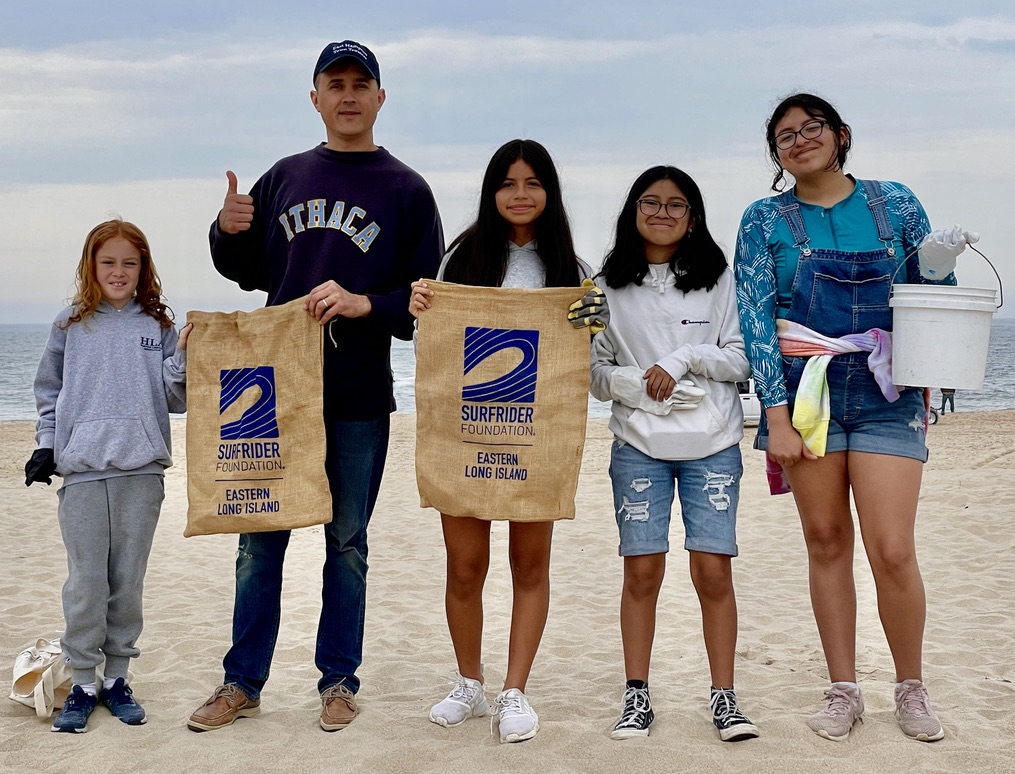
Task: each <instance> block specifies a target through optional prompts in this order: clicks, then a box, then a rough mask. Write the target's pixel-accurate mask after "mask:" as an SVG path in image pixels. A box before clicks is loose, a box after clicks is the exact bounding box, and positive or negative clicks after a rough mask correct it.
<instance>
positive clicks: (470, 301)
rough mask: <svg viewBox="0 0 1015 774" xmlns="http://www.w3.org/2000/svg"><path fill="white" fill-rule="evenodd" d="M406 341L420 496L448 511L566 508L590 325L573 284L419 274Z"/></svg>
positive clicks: (572, 487) (541, 512) (582, 412)
mask: <svg viewBox="0 0 1015 774" xmlns="http://www.w3.org/2000/svg"><path fill="white" fill-rule="evenodd" d="M428 284H429V285H430V287H431V288H432V289H433V291H434V295H433V298H432V306H431V308H430V309H429V310H427V311H426V312H424V313H423V314H421V315H420V316H419V331H418V343H417V350H416V484H417V486H418V488H419V496H420V505H421V506H423V507H432V508H436V509H437V510H439V511H440V512H441V513H445V514H448V515H450V516H474V517H476V518H479V519H488V520H489V519H509V520H511V521H551V520H554V519H573V518H574V495H575V491H576V490H577V488H578V470H579V468H580V467H581V458H582V448H583V446H584V443H585V420H586V414H587V410H588V389H589V333H588V330H587V329H584V330H576V329H575V328H573V327H572V326H571V324H570V323H569V322H568V321H567V308H568V306H569V305H570V304H571V303H573V302H574V301H577V300H578V299H579V298H581V296H582V294H583V292H584V291H583V290H581V289H580V288H552V289H546V290H518V289H510V288H480V287H469V286H465V285H455V284H452V283H448V282H436V281H428Z"/></svg>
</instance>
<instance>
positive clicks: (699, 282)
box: [600, 167, 728, 293]
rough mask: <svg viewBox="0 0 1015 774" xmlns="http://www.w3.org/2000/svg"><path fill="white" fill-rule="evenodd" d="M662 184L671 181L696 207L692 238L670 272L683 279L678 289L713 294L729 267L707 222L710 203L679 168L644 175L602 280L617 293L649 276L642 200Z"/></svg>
mask: <svg viewBox="0 0 1015 774" xmlns="http://www.w3.org/2000/svg"><path fill="white" fill-rule="evenodd" d="M660 180H671V181H673V183H674V184H675V185H676V186H677V188H679V189H680V191H681V193H683V194H684V196H686V197H687V203H688V204H689V205H690V206H691V209H690V211H689V212H688V213H687V216H686V217H688V218H690V223H689V224H688V229H687V233H686V234H685V235H684V238H683V239H681V240H680V242H679V243H678V244H677V249H676V250H675V251H674V252H673V256H672V257H671V258H670V270H671V271H672V272H673V274H674V275H675V276H676V278H677V289H678V290H682V291H684V292H685V293H686V292H687V291H689V290H700V289H704V290H711V289H712V288H713V287H715V284H716V283H717V282H718V281H719V277H721V276H722V273H723V271H724V270H725V269H726V266H727V265H728V264H727V263H726V256H725V254H723V251H722V248H721V247H719V245H718V244H716V241H715V239H713V238H712V234H711V233H709V230H708V223H707V222H706V220H705V200H704V199H703V198H702V196H701V190H700V189H699V188H698V184H697V183H695V182H694V180H693V179H692V178H691V176H690V175H688V174H687V173H686V172H684V171H683V170H681V169H677V168H676V167H652V168H651V169H646V170H645V171H644V172H642V173H641V174H640V175H639V176H638V179H637V180H635V181H634V184H633V185H632V186H631V190H630V191H629V192H628V194H627V200H626V201H625V202H624V206H623V207H622V208H621V210H620V215H619V216H618V217H617V234H616V237H615V239H614V241H613V247H611V248H610V251H609V252H608V253H607V254H606V261H605V262H604V263H603V270H602V271H601V272H600V275H601V276H603V277H605V278H606V284H607V285H608V286H610V287H611V288H622V287H624V286H625V285H629V284H631V283H632V282H633V283H634V284H635V285H640V284H641V281H642V280H643V279H645V275H646V274H648V262H647V261H646V260H645V240H644V238H643V237H642V235H641V234H640V233H639V232H638V221H637V218H638V199H640V198H641V197H642V195H643V194H644V193H645V191H646V190H648V188H649V187H650V186H651V185H652V184H653V183H657V182H659V181H660Z"/></svg>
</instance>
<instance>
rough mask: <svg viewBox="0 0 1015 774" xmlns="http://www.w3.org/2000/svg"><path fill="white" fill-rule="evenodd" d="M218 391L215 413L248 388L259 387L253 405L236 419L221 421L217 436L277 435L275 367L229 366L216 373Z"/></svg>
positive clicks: (234, 400)
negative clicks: (217, 374) (258, 393)
mask: <svg viewBox="0 0 1015 774" xmlns="http://www.w3.org/2000/svg"><path fill="white" fill-rule="evenodd" d="M219 382H220V383H221V386H222V391H221V393H220V396H219V415H220V416H221V415H222V414H224V413H225V412H226V410H227V409H228V408H229V407H230V406H232V405H233V404H234V403H236V401H237V400H239V399H240V397H241V396H243V395H245V394H246V393H247V391H248V390H254V389H256V390H259V391H260V395H259V396H258V398H257V400H256V401H254V404H253V405H252V406H251V407H250V408H248V409H247V410H246V411H244V412H243V414H242V416H240V418H239V419H236V420H234V421H232V422H226V423H223V425H222V429H221V435H220V437H221V439H222V440H223V441H235V440H237V439H240V438H278V418H277V415H276V408H275V369H274V368H273V367H272V366H255V367H253V368H231V369H223V370H222V371H220V372H219Z"/></svg>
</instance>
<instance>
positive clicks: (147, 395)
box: [25, 220, 191, 733]
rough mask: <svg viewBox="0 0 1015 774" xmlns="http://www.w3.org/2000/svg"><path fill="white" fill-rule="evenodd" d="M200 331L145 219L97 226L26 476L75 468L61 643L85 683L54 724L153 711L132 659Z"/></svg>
mask: <svg viewBox="0 0 1015 774" xmlns="http://www.w3.org/2000/svg"><path fill="white" fill-rule="evenodd" d="M190 329H191V326H190V325H187V326H186V327H184V329H183V332H182V333H181V334H180V335H179V336H177V333H176V328H174V327H173V321H172V312H171V311H170V309H169V307H167V306H166V304H165V303H164V302H163V300H162V284H161V282H160V281H159V275H158V273H157V272H156V271H155V264H154V263H153V262H152V254H151V250H150V249H149V247H148V240H147V239H146V238H145V235H144V234H143V233H141V230H140V229H139V228H138V227H137V226H135V225H134V224H133V223H127V222H126V221H122V220H110V221H107V222H105V223H100V224H99V225H98V226H96V227H95V228H93V229H92V230H91V231H90V232H89V234H88V237H87V238H86V239H85V246H84V250H83V251H82V253H81V261H80V263H78V269H77V280H76V291H75V293H74V299H73V301H71V305H70V306H69V307H67V308H66V309H64V310H63V311H62V312H60V314H58V315H57V317H56V320H55V321H54V323H53V327H52V329H51V330H50V333H49V340H48V341H47V342H46V349H45V350H44V351H43V354H42V361H41V362H40V363H39V370H38V373H37V375H36V377H35V400H36V404H37V405H38V408H39V422H38V428H37V432H36V434H35V439H36V443H37V444H38V447H39V448H38V449H36V450H35V453H34V454H32V458H31V459H30V460H29V461H28V464H27V465H25V484H26V485H31V484H32V483H33V482H36V481H38V482H42V483H45V484H50V483H52V476H54V475H57V476H62V477H63V486H62V487H61V488H60V490H59V491H58V492H57V495H58V496H59V500H60V503H59V506H58V509H57V518H58V519H59V521H60V533H61V534H62V535H63V543H64V546H66V548H67V568H68V573H67V582H66V583H64V586H63V615H64V620H65V623H66V628H65V629H64V633H63V635H62V636H61V637H60V642H61V645H62V647H63V651H64V655H65V657H66V659H67V662H68V663H69V664H70V667H71V670H72V687H71V692H70V695H69V696H68V698H67V701H66V703H65V704H64V705H63V709H62V710H61V711H60V714H59V715H58V716H57V718H56V721H55V722H54V723H53V731H64V732H69V733H84V732H85V731H86V730H87V727H86V726H87V724H88V718H89V716H90V715H91V714H92V711H93V710H94V709H95V707H96V706H97V705H98V704H100V703H101V704H103V705H105V707H106V708H108V709H109V711H110V712H111V713H112V714H113V715H114V716H116V717H117V718H119V719H120V720H121V721H123V722H124V723H126V724H128V725H131V726H136V725H141V724H142V723H145V722H146V721H147V719H148V718H147V716H146V715H145V711H144V709H143V708H142V707H141V705H140V704H139V703H138V702H137V700H136V699H135V698H134V695H133V690H132V688H131V686H130V685H129V680H130V677H129V675H130V673H129V671H128V667H129V665H130V660H131V659H132V658H137V656H139V655H140V653H141V651H140V650H138V648H137V646H136V644H135V643H136V642H137V639H138V637H139V636H140V634H141V629H142V626H143V623H144V621H143V614H142V590H143V587H144V577H145V570H146V569H147V567H148V555H149V553H150V552H151V548H152V540H153V539H154V537H155V527H156V525H157V524H158V521H159V511H160V510H161V507H162V500H163V498H164V497H165V481H164V479H165V470H166V468H168V467H169V466H170V465H172V464H173V460H172V457H171V456H170V453H171V449H172V440H171V438H170V432H169V413H170V412H175V413H182V412H184V411H186V410H187V395H186V367H187V360H186V348H187V337H188V335H189V334H190ZM98 667H101V668H102V683H101V685H100V684H98V682H97V680H96V669H97V668H98Z"/></svg>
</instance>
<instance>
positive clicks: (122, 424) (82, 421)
mask: <svg viewBox="0 0 1015 774" xmlns="http://www.w3.org/2000/svg"><path fill="white" fill-rule="evenodd" d="M73 312H74V310H73V308H72V307H68V308H66V309H64V310H63V311H62V312H60V314H58V315H57V317H56V320H55V321H54V322H53V328H52V329H51V330H50V334H49V341H47V342H46V349H45V351H44V352H43V355H42V361H41V362H40V363H39V370H38V372H37V374H36V377H35V402H36V406H37V407H38V409H39V422H38V425H37V431H36V434H35V440H36V444H37V445H38V446H39V448H45V449H53V452H54V457H55V462H56V469H57V472H58V474H59V475H61V476H63V479H64V484H65V485H67V484H74V483H78V482H80V481H92V480H96V479H103V478H112V477H114V476H129V475H141V474H149V473H157V474H161V473H163V472H164V471H165V469H166V468H168V467H169V466H170V465H172V464H173V459H172V457H171V456H170V453H171V448H172V440H171V438H170V433H169V412H174V413H178V414H179V413H183V412H184V411H186V410H187V394H186V369H187V361H186V352H183V351H180V352H177V351H176V342H177V340H178V335H177V333H176V329H175V328H173V327H172V326H170V327H169V328H162V327H160V326H159V323H158V322H157V321H156V320H155V318H153V317H151V316H150V315H148V314H146V313H145V312H143V311H142V309H141V307H140V305H138V303H137V301H136V300H131V301H130V303H128V304H127V305H126V306H125V307H124V308H123V309H122V310H117V309H116V308H115V307H113V306H111V305H110V304H108V303H106V302H105V301H103V302H102V303H101V304H99V307H98V309H96V310H95V313H94V314H93V315H91V316H90V317H88V318H86V319H85V320H83V321H81V322H76V323H74V324H73V325H71V326H70V327H69V328H66V329H64V328H63V327H62V326H64V325H66V322H67V319H68V318H69V317H70V316H71V315H72V314H73Z"/></svg>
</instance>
